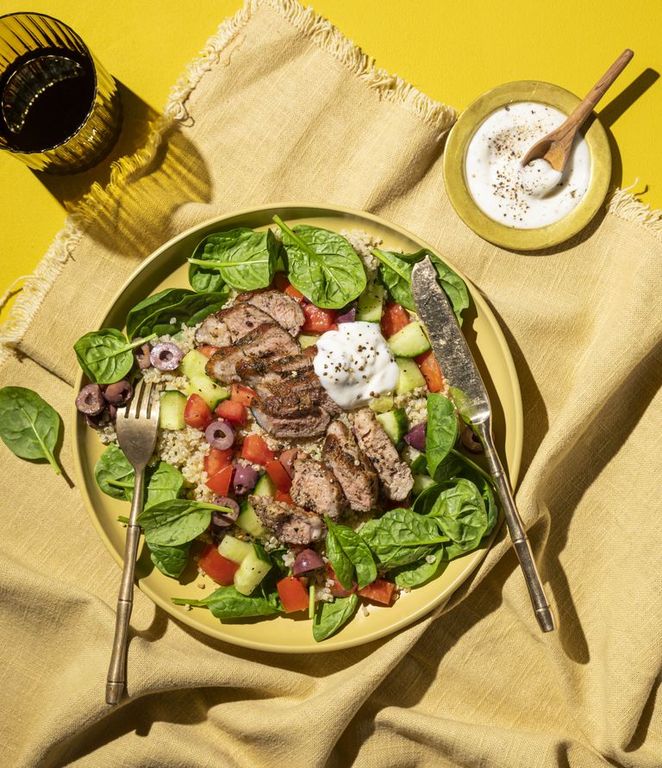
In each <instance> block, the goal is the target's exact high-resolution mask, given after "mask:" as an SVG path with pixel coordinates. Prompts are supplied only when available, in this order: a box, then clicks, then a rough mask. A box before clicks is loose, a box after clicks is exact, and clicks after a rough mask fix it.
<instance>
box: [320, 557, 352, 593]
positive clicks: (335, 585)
mask: <svg viewBox="0 0 662 768" xmlns="http://www.w3.org/2000/svg"><path fill="white" fill-rule="evenodd" d="M326 575H327V579H329V580H330V581H331V582H332V583H331V587H330V588H331V594H332V595H333V596H334V597H349V596H350V595H351V594H352V593H354V592H356V584H354V585H352V588H351V589H345V587H343V585H342V584H341V583H340V582H339V581H338V577H337V576H336V572H335V571H334V570H333V566H332V565H330V564H329V563H327V564H326Z"/></svg>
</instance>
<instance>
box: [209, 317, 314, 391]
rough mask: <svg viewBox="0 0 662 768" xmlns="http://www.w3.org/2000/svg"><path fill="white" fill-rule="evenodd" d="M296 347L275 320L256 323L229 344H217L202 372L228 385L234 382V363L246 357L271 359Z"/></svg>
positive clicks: (290, 351) (289, 353) (235, 365)
mask: <svg viewBox="0 0 662 768" xmlns="http://www.w3.org/2000/svg"><path fill="white" fill-rule="evenodd" d="M298 348H299V345H298V344H297V343H296V341H295V340H294V339H293V338H292V337H291V336H290V334H289V333H288V332H287V331H285V330H284V329H283V328H281V327H280V325H278V324H277V323H273V322H269V323H262V324H261V325H258V327H257V328H255V329H254V330H252V331H251V332H250V333H247V334H246V335H245V336H244V337H243V338H241V339H239V341H238V342H237V343H236V344H234V345H233V346H226V347H221V348H220V349H218V350H217V351H216V352H214V354H213V355H212V356H211V357H210V358H209V360H208V362H207V365H206V366H205V371H206V372H207V375H208V376H211V378H212V379H216V381H219V382H221V384H228V383H229V382H231V381H238V379H239V376H238V375H237V364H238V363H239V362H240V361H241V360H242V359H244V358H246V357H258V358H271V357H280V356H281V355H291V354H294V352H295V351H296V350H297V349H298Z"/></svg>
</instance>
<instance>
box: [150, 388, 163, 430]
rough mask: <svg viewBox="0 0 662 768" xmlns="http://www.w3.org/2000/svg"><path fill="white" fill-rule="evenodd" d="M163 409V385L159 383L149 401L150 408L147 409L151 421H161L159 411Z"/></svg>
mask: <svg viewBox="0 0 662 768" xmlns="http://www.w3.org/2000/svg"><path fill="white" fill-rule="evenodd" d="M160 410H161V387H159V385H158V384H157V385H156V386H155V387H154V389H153V391H152V393H151V398H150V401H149V408H148V409H147V418H148V419H149V420H150V421H155V422H157V423H158V421H159V412H160Z"/></svg>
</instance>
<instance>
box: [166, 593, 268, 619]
mask: <svg viewBox="0 0 662 768" xmlns="http://www.w3.org/2000/svg"><path fill="white" fill-rule="evenodd" d="M171 600H172V602H173V603H174V604H175V605H192V606H194V607H196V608H209V610H210V611H211V613H212V614H213V615H214V616H215V617H216V618H217V619H221V620H223V619H247V618H250V617H253V616H271V615H273V614H274V613H278V612H279V610H280V603H279V601H278V596H277V595H275V594H269V595H268V596H267V597H264V596H255V595H248V596H247V595H242V594H241V593H240V592H237V590H236V589H235V588H234V587H219V588H218V589H217V590H215V591H214V592H212V594H211V595H209V597H205V598H203V599H202V600H189V599H188V598H186V597H173V598H171Z"/></svg>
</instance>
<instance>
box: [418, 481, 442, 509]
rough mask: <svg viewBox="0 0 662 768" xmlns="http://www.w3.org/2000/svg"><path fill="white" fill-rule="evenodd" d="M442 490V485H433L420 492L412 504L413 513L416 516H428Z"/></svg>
mask: <svg viewBox="0 0 662 768" xmlns="http://www.w3.org/2000/svg"><path fill="white" fill-rule="evenodd" d="M443 489H444V485H442V484H441V483H435V484H434V485H431V486H429V487H428V488H426V489H425V490H423V491H421V492H420V493H419V494H418V496H417V497H416V498H415V499H414V503H413V504H412V509H413V510H414V512H416V514H417V515H428V514H429V513H430V512H431V511H432V507H434V503H435V501H436V500H437V497H438V496H439V494H440V493H441V491H442V490H443Z"/></svg>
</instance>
